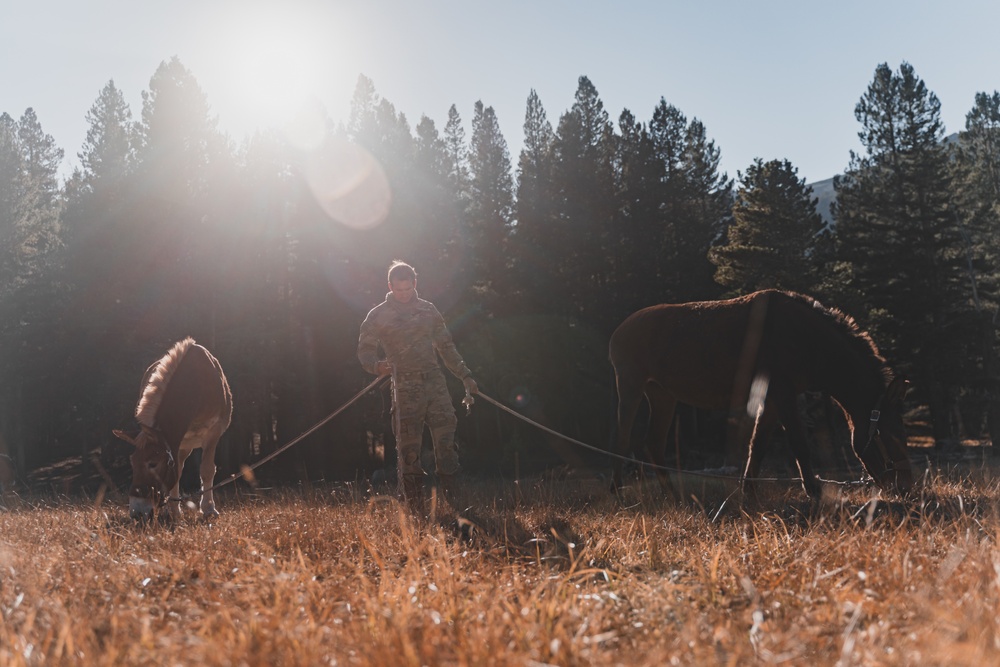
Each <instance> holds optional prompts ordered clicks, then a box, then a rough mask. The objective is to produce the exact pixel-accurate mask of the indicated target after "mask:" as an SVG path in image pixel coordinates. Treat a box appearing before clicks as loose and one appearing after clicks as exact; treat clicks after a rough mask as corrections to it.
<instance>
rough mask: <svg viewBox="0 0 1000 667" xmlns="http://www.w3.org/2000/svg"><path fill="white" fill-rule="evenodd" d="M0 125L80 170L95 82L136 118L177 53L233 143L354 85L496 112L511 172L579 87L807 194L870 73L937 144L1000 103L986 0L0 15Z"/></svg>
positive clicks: (995, 40) (1, 0) (408, 111)
mask: <svg viewBox="0 0 1000 667" xmlns="http://www.w3.org/2000/svg"><path fill="white" fill-rule="evenodd" d="M0 8H2V11H0V16H2V20H0V112H7V113H9V114H10V115H11V116H13V117H14V118H15V119H17V118H19V117H20V116H21V114H22V113H23V112H24V111H25V110H26V109H27V108H29V107H31V108H33V109H34V110H35V113H36V115H37V117H38V119H39V122H40V123H41V124H42V128H43V130H44V131H45V132H46V133H48V134H50V135H52V136H53V137H54V139H55V141H56V143H57V144H58V146H59V147H61V148H62V149H63V150H64V151H65V153H66V159H65V163H64V165H63V174H64V175H68V174H69V173H70V172H71V171H72V169H73V167H75V166H77V165H79V158H78V157H77V153H79V152H80V150H81V148H82V146H83V143H84V140H85V137H86V132H87V122H86V114H87V111H88V109H90V107H91V106H92V105H93V104H94V102H95V101H96V99H97V97H98V94H99V92H100V90H101V89H102V88H103V87H104V86H105V85H106V84H107V82H108V81H109V80H112V79H113V80H114V82H115V85H116V86H117V87H118V88H119V89H120V90H121V91H122V92H123V93H124V94H125V98H126V101H127V102H128V104H129V106H130V108H131V111H132V114H133V117H134V118H139V117H140V115H141V110H142V98H141V94H142V91H144V90H148V88H149V81H150V78H151V77H152V75H153V73H154V72H155V71H156V68H157V67H158V66H159V64H160V63H161V62H163V61H166V60H169V59H170V58H172V57H174V56H176V57H177V58H179V59H180V61H181V63H182V64H183V65H184V66H185V67H187V69H188V70H189V71H190V72H191V73H192V74H193V75H194V77H195V78H196V79H197V81H198V83H199V84H200V86H201V88H202V90H203V91H204V93H205V95H206V97H207V99H208V103H209V105H210V106H211V110H212V113H213V114H214V115H215V116H217V118H218V124H219V128H220V129H222V130H223V131H224V132H226V133H227V134H229V135H230V136H231V137H232V138H233V139H234V140H236V141H237V142H238V141H241V140H242V139H243V138H244V137H246V136H247V135H248V134H251V133H252V132H254V131H255V130H256V129H261V128H265V127H269V126H276V127H285V128H289V127H291V128H292V129H293V130H294V124H293V123H292V124H290V123H291V121H290V119H292V118H299V117H300V115H299V114H298V113H297V112H298V110H299V108H300V106H301V105H303V104H306V103H307V102H308V101H309V100H312V101H318V102H319V103H320V104H321V105H322V107H323V108H324V109H325V111H326V114H327V115H328V116H329V117H330V118H331V119H333V120H334V121H335V122H336V121H346V119H347V116H348V112H349V109H350V99H351V95H352V94H353V92H354V87H355V84H356V82H357V79H358V76H359V75H362V74H363V75H365V76H367V77H368V78H369V79H371V80H372V82H373V83H374V86H375V90H376V92H377V93H378V95H379V96H381V97H382V98H384V99H386V100H388V101H389V102H391V103H392V104H393V105H394V106H395V108H396V110H397V111H399V112H402V113H403V114H405V115H406V118H407V120H408V121H409V123H410V127H411V128H415V127H416V125H417V123H418V122H419V120H420V118H421V117H422V116H427V117H429V118H430V119H432V120H433V121H434V122H435V124H436V126H437V128H438V130H439V131H443V129H444V125H445V122H446V120H447V117H448V109H449V108H450V107H451V105H452V104H454V105H455V106H456V108H457V109H458V112H459V114H460V115H461V118H462V119H463V121H464V122H465V129H466V136H467V137H468V136H470V135H471V127H470V126H469V121H470V120H471V117H472V114H473V109H474V105H475V103H476V102H477V101H482V102H483V104H484V105H486V106H488V107H490V106H491V107H493V109H494V111H495V112H496V115H497V118H498V120H499V123H500V128H501V131H502V133H503V135H504V138H505V139H506V141H507V143H508V147H509V148H510V152H511V160H512V164H513V165H514V166H516V163H517V155H518V152H519V151H520V148H521V143H522V136H523V129H522V127H523V123H524V111H525V103H526V100H527V98H528V95H529V93H530V92H531V90H535V91H536V92H537V94H538V96H539V98H540V99H541V102H542V105H543V106H544V108H545V110H546V113H547V115H548V118H549V121H550V122H551V123H552V125H553V127H555V126H556V125H557V124H558V119H559V116H560V115H562V114H563V113H564V112H566V111H567V110H568V109H570V108H571V107H572V105H573V102H574V94H575V92H576V90H577V84H578V79H579V77H580V76H586V77H588V78H589V79H590V81H591V82H592V83H593V84H594V86H595V87H596V88H597V91H598V93H599V95H600V97H601V100H602V101H603V103H604V107H605V110H606V111H607V112H608V114H609V117H610V119H611V120H612V121H613V122H615V123H616V124H617V120H618V117H619V115H620V114H621V112H622V110H623V109H628V110H630V111H631V112H632V114H633V115H634V116H635V117H636V119H637V120H639V121H643V122H646V121H648V120H649V119H650V118H651V117H652V113H653V109H654V108H655V107H656V105H657V104H658V103H659V101H660V99H661V98H663V99H665V100H666V101H667V103H669V104H672V105H674V106H675V107H677V108H678V109H680V110H681V111H682V112H683V113H684V114H685V115H686V116H687V118H688V119H689V120H690V119H693V118H698V119H699V120H700V121H701V122H702V123H704V125H705V128H706V131H707V135H708V137H709V138H711V139H713V140H714V141H715V143H716V146H717V147H718V148H719V149H720V150H721V169H722V170H723V171H725V172H727V173H728V174H729V175H730V176H731V177H736V175H737V172H738V171H745V170H746V168H747V167H748V166H749V165H750V164H752V162H753V160H754V159H756V158H761V159H763V160H765V161H766V160H771V159H787V160H789V161H790V162H791V163H792V165H793V166H795V167H796V168H797V169H798V171H799V177H800V178H803V179H805V180H806V181H807V182H810V183H812V182H816V181H820V180H824V179H827V178H830V177H832V176H834V175H835V174H838V173H841V172H843V171H844V169H845V168H846V167H847V164H848V162H849V159H850V151H851V150H854V151H861V150H862V147H861V145H860V143H859V140H858V137H857V133H858V130H859V129H860V126H859V124H858V122H857V120H856V119H855V117H854V107H855V105H856V104H857V102H858V100H859V98H860V97H861V95H863V94H864V92H865V89H866V88H867V86H868V85H869V83H871V81H872V78H873V76H874V72H875V68H876V67H877V66H878V65H879V64H880V63H888V65H889V66H890V67H891V68H892V69H893V70H898V68H899V65H900V63H902V62H904V61H905V62H909V63H910V64H911V65H913V67H914V69H915V71H916V74H917V75H918V76H919V77H921V78H922V79H923V80H924V82H925V83H926V84H927V86H928V88H929V89H930V90H931V91H933V92H934V93H935V94H936V95H937V96H938V98H939V99H940V101H941V112H942V114H941V115H942V120H943V122H944V124H945V128H946V131H947V133H949V134H950V133H952V132H957V131H959V130H961V129H963V128H964V125H965V115H966V113H968V111H969V110H970V109H971V108H972V106H973V103H974V99H975V94H976V93H977V92H989V93H992V92H993V91H995V90H998V89H1000V36H998V33H997V31H996V28H997V26H998V25H1000V2H996V0H948V1H947V2H928V1H922V0H904V1H899V0H866V1H857V0H840V1H839V2H822V3H820V2H814V1H812V0H716V1H714V2H711V1H700V0H689V1H683V2H682V1H679V0H658V1H657V0H649V1H630V0H616V1H615V2H588V1H587V0H501V1H494V2H481V1H479V0H465V1H464V2H460V1H458V0H451V1H448V0H410V1H409V2H402V1H401V0H364V1H346V0H275V1H273V2H258V1H255V0H242V1H234V0H89V1H88V2H79V1H78V0H58V1H57V0H32V1H31V2H23V1H21V2H15V0H0Z"/></svg>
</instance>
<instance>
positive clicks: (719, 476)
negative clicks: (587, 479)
mask: <svg viewBox="0 0 1000 667" xmlns="http://www.w3.org/2000/svg"><path fill="white" fill-rule="evenodd" d="M476 396H478V397H480V398H482V399H483V400H485V401H486V402H487V403H491V404H493V405H495V406H496V407H497V408H499V409H500V410H503V411H504V412H506V413H508V414H511V415H513V416H514V417H517V418H518V419H520V420H521V421H523V422H526V423H528V424H531V425H532V426H534V427H535V428H539V429H541V430H543V431H545V432H546V433H548V434H550V435H554V436H556V437H557V438H560V439H562V440H565V441H566V442H570V443H572V444H574V445H576V446H578V447H582V448H584V449H587V450H590V451H592V452H597V453H598V454H603V455H604V456H607V457H609V458H613V459H618V460H621V461H626V462H629V463H634V464H638V465H640V466H643V467H647V468H651V469H653V470H661V471H664V472H673V473H677V474H679V475H680V474H683V475H691V476H693V477H708V478H712V479H726V480H737V481H738V480H742V479H744V477H743V476H742V475H740V476H733V475H722V474H719V473H712V472H705V471H698V470H682V469H680V468H671V467H668V466H661V465H657V464H655V463H648V462H645V461H639V460H636V459H633V458H629V457H627V456H622V455H621V454H618V453H616V452H609V451H608V450H606V449H601V448H600V447H595V446H593V445H588V444H587V443H585V442H581V441H579V440H577V439H575V438H571V437H569V436H567V435H563V434H562V433H559V432H558V431H555V430H553V429H551V428H549V427H548V426H545V425H544V424H540V423H538V422H536V421H535V420H533V419H531V418H529V417H526V416H524V415H522V414H521V413H519V412H517V411H516V410H513V409H512V408H509V407H507V406H506V405H504V404H503V403H501V402H500V401H498V400H496V399H495V398H492V397H490V396H487V395H486V394H484V393H483V392H481V391H480V392H479V393H478V394H476ZM467 407H468V406H467ZM747 479H751V480H753V481H755V482H802V478H801V477H752V478H747ZM823 481H824V482H825V483H827V484H839V485H847V484H857V483H858V482H834V481H830V480H823Z"/></svg>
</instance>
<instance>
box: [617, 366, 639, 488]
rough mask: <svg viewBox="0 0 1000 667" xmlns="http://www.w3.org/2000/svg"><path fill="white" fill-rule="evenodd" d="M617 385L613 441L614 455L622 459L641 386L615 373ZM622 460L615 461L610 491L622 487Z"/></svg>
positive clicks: (629, 436) (629, 438)
mask: <svg viewBox="0 0 1000 667" xmlns="http://www.w3.org/2000/svg"><path fill="white" fill-rule="evenodd" d="M616 376H617V384H618V419H617V431H618V435H617V438H616V441H615V449H614V453H615V454H617V455H618V456H619V457H624V456H626V455H627V454H628V453H629V449H630V447H629V444H630V441H631V439H632V423H633V422H634V421H635V415H636V413H637V412H638V411H639V403H640V402H641V401H642V398H643V394H642V389H643V387H642V384H641V383H640V382H638V381H636V380H633V379H631V378H630V377H629V376H628V374H627V373H617V371H616ZM622 463H623V461H622V459H621V458H618V459H616V460H615V464H614V472H613V473H612V477H611V491H612V492H617V491H618V489H620V488H621V485H622Z"/></svg>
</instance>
